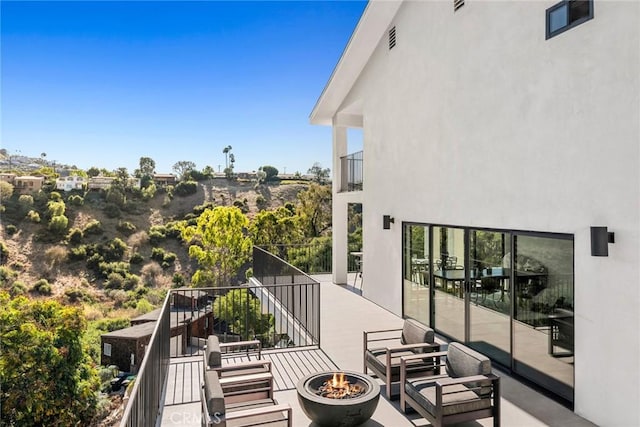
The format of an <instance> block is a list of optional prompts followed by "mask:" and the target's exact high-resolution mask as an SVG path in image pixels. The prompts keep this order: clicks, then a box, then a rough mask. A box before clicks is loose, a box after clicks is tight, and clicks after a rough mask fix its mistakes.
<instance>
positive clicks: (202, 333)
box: [100, 292, 214, 373]
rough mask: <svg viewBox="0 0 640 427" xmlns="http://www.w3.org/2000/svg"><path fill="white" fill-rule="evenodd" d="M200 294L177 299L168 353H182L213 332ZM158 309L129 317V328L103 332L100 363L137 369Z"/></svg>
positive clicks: (172, 316) (209, 309) (124, 369)
mask: <svg viewBox="0 0 640 427" xmlns="http://www.w3.org/2000/svg"><path fill="white" fill-rule="evenodd" d="M202 294H204V295H200V294H197V295H196V294H194V298H191V297H189V296H187V295H182V297H179V298H178V299H177V301H178V302H179V304H180V305H179V306H174V308H173V309H172V310H171V315H170V316H171V354H184V353H185V351H186V349H187V348H188V346H189V345H191V343H192V341H193V340H196V341H197V340H198V339H205V338H206V337H208V336H209V335H211V334H212V333H213V323H214V322H213V313H212V311H211V308H210V307H207V303H206V294H205V293H204V292H202ZM176 295H180V294H176ZM192 307H193V308H192ZM161 310H162V309H160V308H158V309H156V310H153V311H151V312H149V313H146V314H143V315H142V316H138V317H136V318H134V319H131V326H130V327H128V328H124V329H120V330H117V331H112V332H108V333H106V334H103V335H102V336H101V337H100V340H101V349H102V350H101V357H100V364H101V365H103V366H108V365H116V366H118V368H119V369H120V370H121V371H125V372H133V373H135V372H137V371H138V368H139V367H140V364H141V363H142V360H143V358H144V355H145V353H146V349H147V345H148V344H149V341H150V340H151V335H152V334H153V330H154V328H155V326H156V321H157V320H158V317H159V316H160V311H161Z"/></svg>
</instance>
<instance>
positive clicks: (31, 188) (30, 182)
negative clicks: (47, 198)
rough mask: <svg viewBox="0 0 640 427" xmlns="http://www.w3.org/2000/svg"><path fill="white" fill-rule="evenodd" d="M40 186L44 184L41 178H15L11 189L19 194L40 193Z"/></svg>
mask: <svg viewBox="0 0 640 427" xmlns="http://www.w3.org/2000/svg"><path fill="white" fill-rule="evenodd" d="M42 184H44V177H43V176H16V177H15V178H14V180H13V187H14V188H15V189H16V191H18V193H20V194H28V193H35V192H37V191H40V190H41V189H42Z"/></svg>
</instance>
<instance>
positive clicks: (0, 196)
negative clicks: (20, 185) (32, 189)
mask: <svg viewBox="0 0 640 427" xmlns="http://www.w3.org/2000/svg"><path fill="white" fill-rule="evenodd" d="M11 196H13V185H12V184H10V183H8V182H6V181H0V203H2V202H4V201H5V200H7V199H9V198H11Z"/></svg>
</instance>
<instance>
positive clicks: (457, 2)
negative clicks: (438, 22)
mask: <svg viewBox="0 0 640 427" xmlns="http://www.w3.org/2000/svg"><path fill="white" fill-rule="evenodd" d="M462 6H464V0H453V11H454V12H455V11H456V10H458V9H460V8H461V7H462Z"/></svg>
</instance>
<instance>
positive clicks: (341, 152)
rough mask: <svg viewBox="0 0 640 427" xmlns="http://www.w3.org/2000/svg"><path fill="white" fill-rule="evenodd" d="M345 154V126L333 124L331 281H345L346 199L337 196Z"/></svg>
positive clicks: (346, 267) (346, 241)
mask: <svg viewBox="0 0 640 427" xmlns="http://www.w3.org/2000/svg"><path fill="white" fill-rule="evenodd" d="M346 155H347V128H346V127H344V126H337V125H336V121H335V119H334V124H333V169H332V170H333V175H332V176H333V178H332V196H333V197H332V199H333V200H332V215H333V218H332V227H331V229H332V236H333V252H332V260H331V272H332V273H331V274H332V280H333V283H337V284H345V283H347V270H348V265H347V249H348V245H347V243H348V237H347V231H348V222H347V221H348V218H347V216H348V215H347V212H348V209H347V199H346V198H343V197H339V191H340V183H341V182H342V171H341V167H340V158H341V157H343V156H346Z"/></svg>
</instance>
